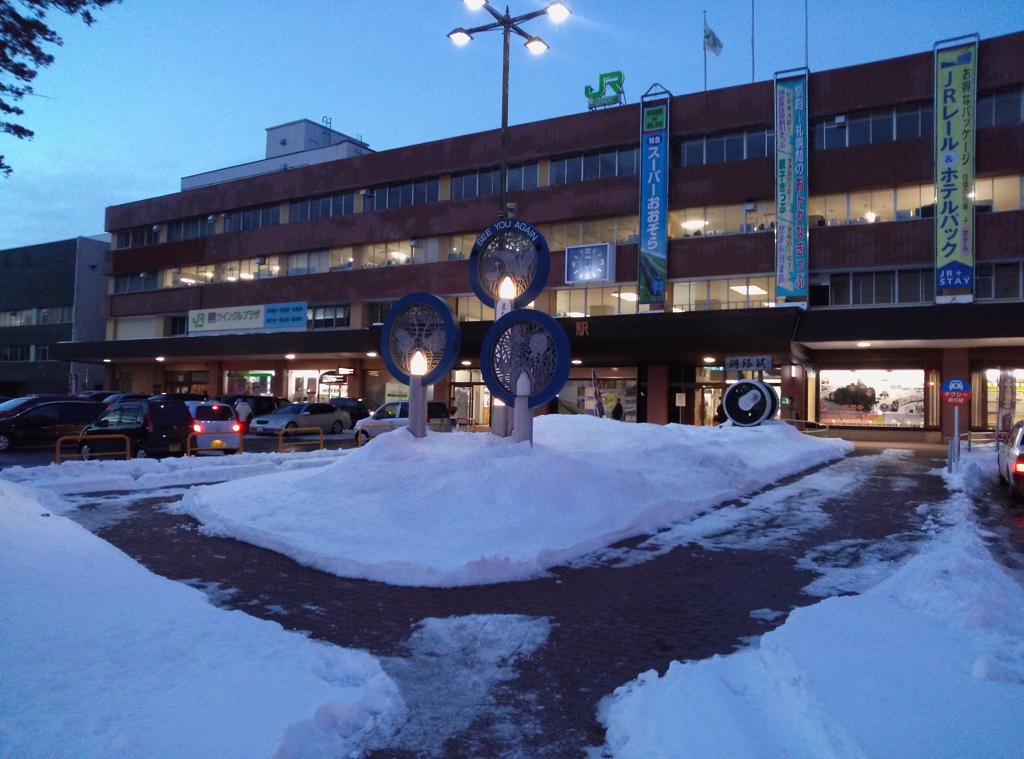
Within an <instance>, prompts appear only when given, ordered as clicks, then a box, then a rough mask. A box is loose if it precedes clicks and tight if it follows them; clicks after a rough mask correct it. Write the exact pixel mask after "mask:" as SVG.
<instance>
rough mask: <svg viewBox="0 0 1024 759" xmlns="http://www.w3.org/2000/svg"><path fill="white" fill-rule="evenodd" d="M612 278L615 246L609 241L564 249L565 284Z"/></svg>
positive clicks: (610, 280)
mask: <svg viewBox="0 0 1024 759" xmlns="http://www.w3.org/2000/svg"><path fill="white" fill-rule="evenodd" d="M614 280H615V247H614V246H613V245H612V244H611V243H607V242H602V243H598V244H596V245H573V246H570V247H568V248H566V249H565V282H566V284H581V283H587V282H613V281H614Z"/></svg>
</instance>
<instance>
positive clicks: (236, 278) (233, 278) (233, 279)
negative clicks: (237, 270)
mask: <svg viewBox="0 0 1024 759" xmlns="http://www.w3.org/2000/svg"><path fill="white" fill-rule="evenodd" d="M224 279H226V280H227V281H228V282H237V281H238V277H225V278H224Z"/></svg>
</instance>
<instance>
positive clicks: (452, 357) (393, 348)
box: [380, 293, 462, 387]
mask: <svg viewBox="0 0 1024 759" xmlns="http://www.w3.org/2000/svg"><path fill="white" fill-rule="evenodd" d="M461 342H462V330H461V329H459V323H458V322H457V321H456V320H455V314H454V313H453V312H452V308H451V306H449V305H448V303H447V302H446V301H445V300H443V299H441V298H439V297H437V296H436V295H431V294H430V293H410V294H409V295H406V296H405V297H404V298H401V299H399V300H398V301H396V302H395V304H394V305H393V306H392V307H391V310H390V311H389V312H388V315H387V317H385V319H384V327H383V329H382V330H381V334H380V355H381V358H383V359H384V365H385V366H387V368H388V371H389V372H391V376H392V377H394V378H395V379H396V380H398V381H399V382H401V383H403V384H406V385H408V384H409V362H410V361H412V357H413V355H414V354H415V353H416V351H422V353H423V357H424V358H425V359H426V360H427V373H426V374H424V375H423V386H424V387H426V386H428V385H433V384H434V383H436V382H438V381H440V380H442V379H444V378H445V377H447V376H448V372H450V371H451V370H452V367H453V366H455V361H456V359H457V358H458V357H459V345H460V344H461Z"/></svg>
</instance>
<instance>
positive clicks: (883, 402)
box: [818, 369, 924, 427]
mask: <svg viewBox="0 0 1024 759" xmlns="http://www.w3.org/2000/svg"><path fill="white" fill-rule="evenodd" d="M818 388H819V392H818V397H819V398H820V403H821V405H820V407H819V408H820V413H819V421H821V422H823V423H825V424H828V425H869V426H876V427H924V370H923V369H822V370H821V373H820V375H819V385H818Z"/></svg>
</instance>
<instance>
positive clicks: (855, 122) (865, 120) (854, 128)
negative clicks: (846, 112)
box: [846, 114, 871, 147]
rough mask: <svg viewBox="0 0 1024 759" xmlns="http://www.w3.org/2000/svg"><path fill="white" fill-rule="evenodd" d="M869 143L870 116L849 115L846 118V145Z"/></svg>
mask: <svg viewBox="0 0 1024 759" xmlns="http://www.w3.org/2000/svg"><path fill="white" fill-rule="evenodd" d="M870 143H871V117H870V116H868V115H866V114H865V115H861V116H851V117H850V118H848V119H847V120H846V145H847V146H848V147H853V146H855V145H868V144H870Z"/></svg>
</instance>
